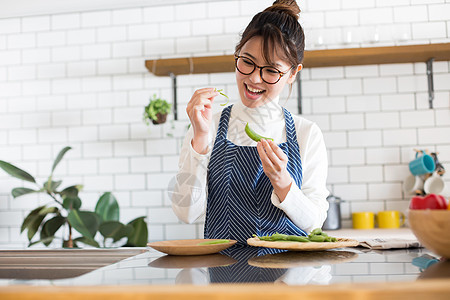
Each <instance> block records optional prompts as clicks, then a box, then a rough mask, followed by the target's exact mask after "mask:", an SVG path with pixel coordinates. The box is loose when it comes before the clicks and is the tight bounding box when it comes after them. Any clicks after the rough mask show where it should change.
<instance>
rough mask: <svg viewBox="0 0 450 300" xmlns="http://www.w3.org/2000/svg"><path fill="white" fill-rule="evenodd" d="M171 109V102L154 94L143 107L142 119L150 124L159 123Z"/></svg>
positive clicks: (162, 121)
mask: <svg viewBox="0 0 450 300" xmlns="http://www.w3.org/2000/svg"><path fill="white" fill-rule="evenodd" d="M171 109H172V104H170V103H168V102H167V101H166V100H164V99H161V98H158V97H157V96H156V94H154V95H153V98H151V99H150V103H149V104H148V105H147V106H146V107H145V109H144V121H145V122H146V123H147V125H148V124H150V121H151V122H152V123H153V124H160V123H164V122H165V121H166V116H167V114H168V113H169V112H170V110H171Z"/></svg>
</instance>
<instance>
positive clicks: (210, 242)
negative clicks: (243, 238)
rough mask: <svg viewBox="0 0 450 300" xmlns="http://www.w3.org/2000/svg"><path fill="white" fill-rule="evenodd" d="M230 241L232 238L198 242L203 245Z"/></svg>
mask: <svg viewBox="0 0 450 300" xmlns="http://www.w3.org/2000/svg"><path fill="white" fill-rule="evenodd" d="M229 242H230V240H213V241H206V242H201V243H198V244H197V245H199V246H202V245H215V244H226V243H229Z"/></svg>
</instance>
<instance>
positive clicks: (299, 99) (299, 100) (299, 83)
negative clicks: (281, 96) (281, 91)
mask: <svg viewBox="0 0 450 300" xmlns="http://www.w3.org/2000/svg"><path fill="white" fill-rule="evenodd" d="M300 74H301V72H297V110H298V114H299V115H301V114H302V113H303V107H302V79H301V78H300Z"/></svg>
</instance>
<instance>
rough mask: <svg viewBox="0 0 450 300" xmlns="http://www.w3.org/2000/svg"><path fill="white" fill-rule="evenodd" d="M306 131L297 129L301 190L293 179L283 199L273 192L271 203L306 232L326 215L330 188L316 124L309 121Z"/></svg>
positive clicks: (323, 144)
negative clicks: (301, 175) (327, 182)
mask: <svg viewBox="0 0 450 300" xmlns="http://www.w3.org/2000/svg"><path fill="white" fill-rule="evenodd" d="M308 128H309V130H308V131H305V130H297V138H298V143H299V146H300V154H301V162H302V173H303V181H302V186H301V189H300V188H299V187H298V186H297V184H296V183H295V182H294V181H292V185H291V189H290V190H289V192H288V194H287V196H286V198H285V199H284V201H283V202H280V199H279V198H278V196H277V195H276V194H275V193H274V192H273V193H272V198H271V200H272V204H273V205H275V206H276V207H278V208H280V209H282V210H283V211H284V212H285V213H286V215H287V216H288V217H289V218H290V219H291V220H292V222H294V224H295V225H297V226H298V227H300V228H301V229H303V230H304V231H306V232H307V233H309V232H311V230H313V229H315V228H321V227H322V225H323V222H325V219H326V217H327V210H328V201H327V200H326V197H327V196H328V195H329V191H328V189H327V187H326V180H327V172H328V159H327V152H326V148H325V142H324V140H323V135H322V132H321V131H320V129H319V127H318V126H317V125H315V124H312V126H311V127H308Z"/></svg>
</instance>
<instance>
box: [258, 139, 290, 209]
mask: <svg viewBox="0 0 450 300" xmlns="http://www.w3.org/2000/svg"><path fill="white" fill-rule="evenodd" d="M257 149H258V154H259V157H260V158H261V162H262V166H263V170H264V173H265V174H266V175H267V177H269V179H270V182H271V183H272V186H273V188H274V190H275V193H276V194H277V196H278V198H279V199H280V201H281V202H282V201H283V200H284V198H286V195H287V194H288V192H289V190H290V188H291V183H292V177H291V175H290V174H289V172H288V170H287V163H288V157H287V155H286V154H285V153H284V152H283V150H281V148H280V147H278V146H277V144H275V143H274V142H273V141H270V140H264V139H263V140H261V141H259V142H258V145H257Z"/></svg>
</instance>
